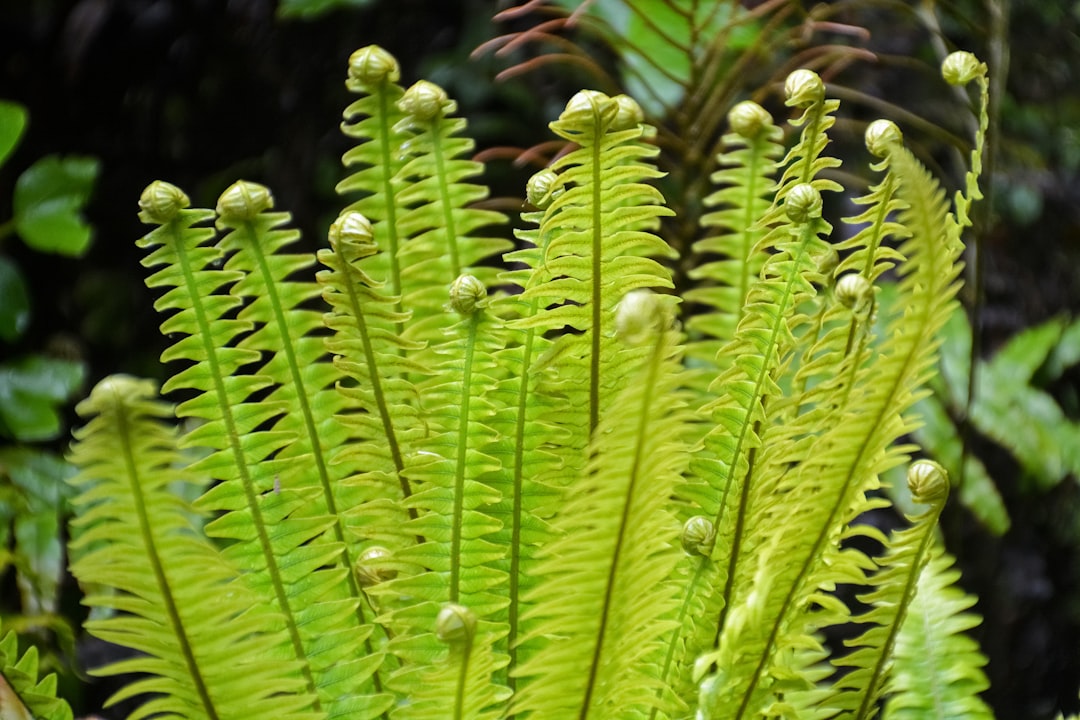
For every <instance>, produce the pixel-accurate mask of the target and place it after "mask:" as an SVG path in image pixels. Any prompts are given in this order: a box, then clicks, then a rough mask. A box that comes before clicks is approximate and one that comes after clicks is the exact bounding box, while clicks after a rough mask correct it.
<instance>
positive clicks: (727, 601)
mask: <svg viewBox="0 0 1080 720" xmlns="http://www.w3.org/2000/svg"><path fill="white" fill-rule="evenodd" d="M772 347H773V344H772V343H771V342H770V343H769V348H770V349H771V348H772ZM760 431H761V421H760V420H758V421H756V422H755V423H754V429H753V431H752V432H753V433H754V434H755V435H757V434H758V433H759V432H760ZM741 444H742V439H741V438H740V445H741ZM737 458H738V455H736V459H737ZM756 462H757V448H750V450H749V451H748V452H747V453H746V477H745V478H744V479H743V482H742V485H741V489H740V493H739V511H738V513H737V514H736V515H735V531H734V533H733V537H732V545H731V554H730V555H729V556H728V568H727V578H726V579H725V581H724V594H723V596H722V600H723V603H724V605H723V607H721V608H720V617H719V619H718V620H717V623H716V634H715V635H714V636H713V647H714V648H716V647H719V645H720V633H722V632H723V631H724V624H725V623H726V622H727V614H728V610H729V609H730V608H731V596H732V595H733V594H734V593H735V572H736V570H738V568H739V558H740V557H741V556H742V544H743V540H744V536H745V534H746V516H747V509H748V508H749V505H750V481H751V479H752V478H753V477H754V466H755V465H756ZM729 482H730V479H729ZM723 511H724V508H723V507H721V508H720V510H719V511H718V513H717V516H716V522H717V523H719V522H720V519H721V518H720V514H721V513H723ZM713 527H720V526H719V524H715V525H714V526H713Z"/></svg>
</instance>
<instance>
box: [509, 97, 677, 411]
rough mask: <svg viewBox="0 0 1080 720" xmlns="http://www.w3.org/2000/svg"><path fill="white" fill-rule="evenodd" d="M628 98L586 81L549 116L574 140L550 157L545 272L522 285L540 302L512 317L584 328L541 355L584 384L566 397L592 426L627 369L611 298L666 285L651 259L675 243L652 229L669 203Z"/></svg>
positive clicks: (666, 275) (553, 327)
mask: <svg viewBox="0 0 1080 720" xmlns="http://www.w3.org/2000/svg"><path fill="white" fill-rule="evenodd" d="M634 107H636V105H634V104H633V101H632V100H630V99H629V98H625V97H623V96H620V98H609V97H607V96H606V95H604V94H603V93H598V92H595V91H587V90H583V91H581V92H579V93H578V94H577V95H575V96H574V97H573V98H571V99H570V102H568V103H567V106H566V109H565V110H564V111H563V113H562V114H561V115H560V116H559V119H558V120H556V121H555V122H553V123H551V128H552V130H553V131H554V132H555V133H556V134H557V135H559V136H560V137H562V138H564V139H566V140H569V141H571V142H575V143H577V144H578V145H579V147H578V148H577V149H576V150H573V151H572V152H570V153H568V154H566V155H564V156H563V157H561V158H559V160H557V161H556V162H555V164H554V165H552V168H551V169H552V170H553V171H555V172H556V173H557V179H556V180H555V181H554V183H553V189H552V191H551V195H552V198H553V199H552V201H551V203H550V204H548V205H547V207H546V208H545V209H544V217H543V220H542V221H541V224H540V236H541V237H542V238H544V239H545V251H544V257H543V269H544V272H545V273H547V275H546V277H544V278H543V281H541V282H537V283H535V284H532V283H531V284H530V286H529V287H528V288H526V290H525V292H524V293H523V294H522V299H523V300H533V299H534V298H535V299H537V300H538V301H539V305H540V309H539V312H538V313H537V314H536V315H534V316H532V317H530V318H525V319H522V320H520V321H518V322H517V323H515V325H516V326H517V327H522V328H528V327H536V328H540V329H542V330H543V331H553V332H561V331H562V330H563V328H567V327H569V328H573V329H575V330H578V331H580V334H573V333H567V334H562V335H561V336H560V337H559V338H558V339H557V340H556V342H555V343H554V345H553V347H552V349H551V351H550V352H549V353H548V355H547V357H546V358H545V362H547V363H551V364H553V365H554V366H555V367H556V368H557V370H558V372H559V374H560V376H561V377H562V378H564V379H565V380H567V381H568V382H578V383H583V385H582V390H581V391H580V392H579V393H575V395H576V397H571V398H568V402H569V405H570V407H571V412H583V413H585V415H586V417H587V418H588V427H589V428H590V429H592V428H595V427H596V424H597V422H598V419H599V416H600V413H601V412H602V411H603V410H604V409H605V408H606V406H607V404H608V403H609V402H610V400H611V398H612V397H614V395H615V393H617V392H618V389H619V387H620V386H621V381H620V378H622V377H625V373H624V372H623V369H622V368H621V367H620V365H619V357H620V355H619V348H618V346H617V343H616V341H615V339H614V336H613V332H612V331H613V329H614V313H615V305H616V304H617V303H618V302H619V301H620V300H621V299H622V298H623V296H624V295H626V294H627V293H628V292H630V291H631V290H634V289H638V288H657V287H671V286H672V283H671V279H670V272H669V271H668V270H667V269H666V268H664V267H663V266H662V265H660V264H659V263H658V262H657V261H656V260H653V259H652V258H655V257H672V256H673V254H674V251H672V249H671V248H670V247H669V246H668V245H667V244H666V243H665V242H664V241H663V240H661V239H660V238H659V237H657V236H656V235H654V234H653V233H651V232H649V229H651V228H655V227H656V224H657V222H658V220H659V218H660V217H662V216H666V215H671V214H672V212H671V211H670V210H668V209H667V208H666V207H664V205H663V196H662V195H661V194H660V192H659V191H658V190H656V188H654V187H652V186H651V185H648V184H646V182H647V181H648V180H651V179H655V178H657V177H660V176H661V173H659V172H658V171H657V170H656V169H655V168H654V167H653V166H652V165H649V164H646V161H648V160H650V159H651V158H653V157H655V156H656V154H657V150H656V148H655V147H652V146H649V145H646V144H645V143H644V142H642V139H641V138H642V133H643V128H642V126H641V125H640V124H639V123H638V122H637V120H636V118H635V117H634V115H635V114H634V112H633V108H634ZM637 117H640V109H639V110H638V111H637ZM549 278H550V279H549Z"/></svg>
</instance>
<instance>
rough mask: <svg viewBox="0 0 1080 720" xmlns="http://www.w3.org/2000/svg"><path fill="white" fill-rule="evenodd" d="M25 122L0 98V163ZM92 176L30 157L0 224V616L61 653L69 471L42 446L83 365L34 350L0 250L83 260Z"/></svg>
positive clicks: (18, 279) (50, 658) (59, 420)
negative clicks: (10, 586) (1, 581)
mask: <svg viewBox="0 0 1080 720" xmlns="http://www.w3.org/2000/svg"><path fill="white" fill-rule="evenodd" d="M26 124H27V112H26V110H25V108H23V107H22V106H21V105H18V104H16V103H12V102H3V101H0V164H3V163H4V162H5V161H6V160H7V159H8V157H9V156H10V154H11V152H12V151H13V150H14V149H15V146H16V145H17V144H18V142H19V140H20V138H21V137H22V135H23V132H24V130H25V129H26ZM97 173H98V162H97V160H95V159H93V158H89V157H58V156H55V155H50V156H48V157H44V158H41V159H39V160H37V161H36V162H34V163H33V164H32V165H31V166H30V167H28V168H27V169H26V170H24V171H23V172H22V173H21V174H20V175H19V176H18V179H17V180H16V181H15V187H14V192H13V197H12V201H11V207H12V217H11V219H10V220H8V221H7V222H4V223H0V347H2V348H3V351H4V355H5V359H4V360H3V361H2V362H0V577H4V576H6V575H7V574H8V573H14V580H15V584H16V585H17V587H18V589H19V595H18V599H17V602H16V601H8V600H5V601H4V602H3V603H2V604H0V614H2V615H3V617H4V625H5V626H6V627H7V628H8V629H10V630H12V631H14V632H16V633H19V634H25V633H30V632H35V633H37V632H40V631H41V630H43V629H45V630H51V631H52V632H53V633H55V634H56V638H57V641H58V642H59V644H60V645H61V646H66V647H69V648H70V646H71V644H72V642H73V630H72V628H71V626H70V623H69V621H68V620H67V619H65V618H64V617H63V616H62V615H61V614H59V613H58V612H57V601H58V594H59V586H60V580H61V576H62V574H63V569H64V549H63V537H62V533H61V527H62V523H63V521H64V520H65V514H66V513H65V505H66V500H67V497H68V495H69V491H68V490H67V483H66V482H65V480H66V479H67V478H68V477H69V476H70V474H71V473H70V472H69V465H68V464H67V462H66V461H64V460H63V459H62V458H61V457H60V456H59V455H58V454H57V453H56V452H54V451H53V450H52V449H50V448H49V447H48V443H49V442H52V441H54V440H57V439H58V438H60V437H61V436H62V435H64V434H65V433H66V432H67V428H66V427H65V422H64V419H63V407H64V405H65V404H66V403H67V402H68V401H69V400H70V399H71V398H72V397H73V396H74V395H77V394H78V393H79V392H80V389H81V387H82V383H83V380H84V377H85V375H86V367H85V364H84V363H83V362H82V361H81V360H78V359H73V358H70V357H62V356H60V355H61V353H57V352H51V351H49V350H45V349H42V348H41V347H39V346H35V345H34V341H33V339H32V338H29V337H28V336H27V331H28V329H29V327H30V323H31V315H32V306H31V305H32V304H31V295H32V293H31V291H30V288H29V287H28V283H27V281H26V279H25V276H24V275H23V273H22V271H21V269H20V268H19V265H18V264H16V262H15V261H14V260H13V259H12V258H11V257H10V256H9V254H8V253H6V252H4V250H5V249H6V248H4V245H5V244H6V243H9V242H11V239H12V238H13V237H15V236H17V237H18V238H20V239H21V240H22V241H23V243H25V244H26V246H27V247H28V248H30V249H31V250H34V251H37V252H41V253H49V254H52V255H60V256H64V257H69V258H70V257H80V256H81V255H83V254H84V253H85V252H86V250H87V248H88V247H89V244H90V239H91V228H90V226H89V225H88V224H87V223H86V222H85V220H84V219H83V218H82V217H81V214H80V213H81V210H82V208H83V206H84V205H85V203H86V201H87V199H88V198H89V196H90V193H91V191H92V190H93V186H94V181H95V179H96V177H97ZM35 639H36V640H38V641H39V642H40V639H41V638H40V637H38V638H35ZM42 647H46V648H47V647H48V644H43V645H42ZM34 662H35V665H36V660H35V661H34ZM56 662H57V658H56V656H55V655H54V654H52V653H49V652H46V653H45V654H44V655H43V657H42V663H43V664H44V665H46V666H52V665H54V664H55V663H56Z"/></svg>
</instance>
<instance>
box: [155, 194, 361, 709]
mask: <svg viewBox="0 0 1080 720" xmlns="http://www.w3.org/2000/svg"><path fill="white" fill-rule="evenodd" d="M240 199H241V200H243V197H242V196H241V198H240ZM187 204H188V199H187V196H186V195H184V193H183V192H182V191H180V190H179V189H178V188H176V187H175V186H172V185H168V184H167V183H153V184H151V185H150V186H149V187H148V188H147V189H146V191H145V192H144V193H143V197H142V200H141V201H140V205H141V206H142V214H141V217H142V218H143V220H144V221H145V222H149V223H153V224H158V225H159V227H157V228H156V229H155V230H153V231H152V232H151V233H149V234H148V235H147V236H146V237H145V238H144V239H143V240H141V241H140V245H141V246H143V247H146V248H155V249H154V250H153V252H152V253H151V254H150V255H149V256H148V257H147V258H146V259H145V260H144V264H146V265H149V266H157V265H164V267H163V269H161V270H159V271H158V272H156V273H155V274H153V275H151V276H150V277H149V278H148V279H147V284H148V285H150V286H151V287H171V288H173V289H171V290H169V291H168V292H166V294H165V295H164V296H163V297H162V298H161V299H159V300H158V302H157V303H156V307H157V308H158V310H159V311H175V314H173V315H171V316H169V317H168V318H166V320H165V321H164V323H163V324H162V328H163V332H166V333H177V334H181V335H182V337H181V339H180V340H179V341H178V342H177V343H176V344H174V345H173V346H172V347H171V348H169V349H168V350H166V351H165V353H164V358H165V359H171V360H187V361H189V362H192V363H193V364H192V365H190V366H189V367H188V368H186V369H185V370H183V371H181V372H179V373H177V374H175V375H174V376H173V377H172V379H171V380H170V381H169V382H168V383H166V386H165V387H166V389H168V390H181V389H193V390H196V391H198V392H197V394H196V395H195V397H193V398H191V399H189V400H187V401H185V402H184V403H182V404H181V405H180V406H179V407H178V408H177V414H178V415H179V416H180V417H194V418H198V419H200V420H204V421H205V422H204V423H203V424H201V425H199V426H197V427H196V428H195V429H193V430H192V431H190V432H189V433H187V434H186V435H185V437H184V438H183V439H182V440H181V443H182V444H183V445H185V446H188V447H190V446H201V447H208V448H210V450H211V452H210V454H208V455H207V456H206V457H204V458H203V459H202V460H200V461H198V462H197V463H196V464H195V465H194V466H193V467H192V472H194V473H200V474H205V475H206V476H209V477H210V478H212V479H215V480H219V481H221V482H220V484H218V485H217V486H215V487H213V488H211V489H210V490H209V491H208V492H207V493H206V494H205V495H204V496H203V497H202V498H201V499H200V501H199V503H198V504H199V506H200V508H201V509H202V510H204V511H208V512H217V511H224V512H225V513H226V514H225V515H223V516H221V517H219V518H218V519H217V520H215V521H213V522H211V523H210V524H209V525H208V527H207V532H208V533H210V534H211V535H217V536H218V537H222V538H227V539H230V540H237V541H239V542H236V543H234V544H232V545H231V546H230V548H229V550H228V553H229V556H230V558H231V560H232V561H233V562H234V563H236V565H237V567H239V568H241V569H242V570H243V571H245V572H249V573H252V575H251V576H249V577H248V578H246V580H247V581H248V582H249V583H250V584H252V586H256V587H259V588H260V589H262V590H264V591H266V592H268V593H269V595H270V597H272V598H273V603H274V605H275V606H276V608H277V609H278V611H279V612H280V614H281V615H280V617H281V622H282V623H283V624H284V626H285V627H286V628H287V629H288V632H287V633H286V634H285V635H283V636H281V638H280V640H281V642H282V643H283V647H282V648H281V649H280V652H281V653H282V654H283V655H284V656H285V657H293V658H295V659H296V661H298V662H299V663H301V667H302V673H301V676H302V677H303V678H304V680H305V681H306V683H307V687H308V691H309V692H310V693H311V694H312V695H314V694H315V693H316V688H317V681H316V679H315V675H314V672H313V669H312V660H311V659H310V658H309V657H308V655H309V650H308V648H309V647H310V642H309V643H308V644H307V645H305V641H304V638H303V637H302V633H301V630H300V626H301V625H303V624H305V623H306V618H307V617H309V616H310V617H313V616H315V614H316V613H318V609H317V603H315V602H314V598H316V597H324V596H325V595H326V589H327V585H328V584H330V585H333V584H334V583H335V582H340V577H337V579H336V580H335V576H334V575H333V574H328V573H327V572H325V571H320V572H317V573H313V574H312V575H311V576H310V577H304V574H305V573H307V572H311V571H314V570H315V569H316V568H318V567H319V565H320V564H321V562H322V561H323V560H324V559H326V557H327V554H328V555H329V557H330V558H331V559H333V558H336V557H337V555H339V554H340V549H338V550H334V549H333V548H330V549H328V548H326V547H323V548H321V549H312V548H307V549H301V547H302V546H303V545H304V543H307V542H309V541H310V540H312V539H313V538H315V537H317V536H319V535H321V534H323V533H325V532H326V530H327V529H328V527H329V523H327V522H326V521H325V519H324V520H323V521H319V520H318V519H314V520H313V519H307V520H301V519H300V518H299V517H296V518H294V517H291V515H292V514H293V513H294V512H295V511H296V510H297V509H298V508H300V507H303V506H306V505H310V504H311V503H312V502H314V501H316V497H315V496H313V494H312V492H310V490H309V491H306V492H301V491H300V489H299V488H298V487H289V486H288V485H287V486H286V488H285V490H284V491H282V487H281V477H280V470H281V469H282V467H281V463H279V462H277V461H272V460H268V459H267V458H268V457H269V456H271V455H273V454H275V453H278V452H280V451H281V449H282V448H283V447H285V446H286V445H287V444H288V443H290V442H292V441H294V440H295V439H296V437H297V435H296V433H295V432H288V431H281V430H277V429H276V428H275V429H272V430H265V429H261V427H260V426H262V425H264V424H267V423H268V422H270V421H273V420H274V419H275V418H277V417H278V416H280V415H282V414H283V413H284V412H286V410H287V408H288V405H287V403H285V402H281V401H273V400H269V399H266V398H259V399H258V400H257V401H254V400H250V398H251V397H252V395H253V393H256V392H263V391H265V389H266V388H267V387H270V386H273V385H274V380H273V379H272V378H271V377H270V376H268V375H265V374H259V373H251V374H236V370H237V369H238V368H239V367H240V366H249V367H250V365H251V364H252V363H253V362H255V361H257V360H260V359H261V355H260V354H259V353H258V352H257V351H255V350H253V349H249V348H240V347H237V342H236V338H237V337H238V336H240V335H242V334H245V333H249V332H250V331H251V330H252V329H253V328H254V327H255V323H254V322H253V321H251V320H242V319H238V318H236V317H234V316H233V312H234V310H235V308H236V306H237V305H239V304H240V303H241V300H240V299H239V298H237V297H235V296H233V295H225V294H222V293H223V288H224V287H226V286H229V285H236V284H238V283H239V282H240V281H241V280H242V279H244V278H245V277H246V272H245V271H244V270H236V269H232V268H230V269H223V270H218V269H214V267H215V266H216V265H217V264H218V263H219V262H220V260H221V259H222V257H223V256H224V255H225V249H224V248H223V247H221V246H219V245H212V246H208V245H207V243H208V242H210V241H211V240H213V239H214V237H215V236H214V233H213V231H212V230H210V229H208V228H196V227H193V225H194V223H196V222H199V221H203V220H207V219H209V218H211V217H213V213H211V212H208V211H205V210H188V209H186V207H187ZM286 477H287V478H288V473H286ZM301 556H303V557H301Z"/></svg>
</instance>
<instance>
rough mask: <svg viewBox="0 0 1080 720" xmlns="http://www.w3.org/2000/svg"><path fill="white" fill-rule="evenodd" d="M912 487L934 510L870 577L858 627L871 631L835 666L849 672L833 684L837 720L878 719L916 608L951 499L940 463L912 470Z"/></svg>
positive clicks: (892, 541) (893, 540)
mask: <svg viewBox="0 0 1080 720" xmlns="http://www.w3.org/2000/svg"><path fill="white" fill-rule="evenodd" d="M908 487H909V488H910V490H911V493H912V497H913V498H915V500H916V502H918V503H921V504H928V505H929V506H930V507H929V508H927V509H926V510H925V511H923V512H922V513H920V514H919V515H918V516H916V517H909V518H908V519H909V520H910V521H911V523H912V524H911V526H910V527H908V528H905V529H903V530H899V531H897V532H894V533H893V534H892V535H891V536H890V538H889V540H888V542H887V543H886V552H885V554H884V556H883V557H882V558H880V559H878V560H877V565H878V567H879V569H878V571H877V572H875V573H874V574H873V575H872V576H871V577H870V582H871V583H872V585H873V590H871V591H870V592H868V593H865V594H863V595H860V596H859V600H860V602H863V603H865V604H867V605H870V606H871V609H870V610H869V611H867V612H866V613H863V614H862V615H859V616H857V617H855V618H853V620H854V622H856V623H858V624H860V625H864V626H869V627H867V629H866V630H865V631H863V632H862V633H861V634H860V635H859V636H858V637H856V638H854V639H852V640H848V641H845V645H847V646H848V647H851V648H854V649H853V650H852V652H851V653H849V654H848V655H846V656H844V657H843V658H840V659H839V660H834V664H836V665H837V666H839V667H841V668H848V669H849V672H847V673H845V674H844V675H842V676H841V677H840V679H839V680H837V682H836V683H835V684H834V688H835V689H836V691H837V695H836V696H834V697H833V698H831V699H830V700H829V702H828V704H829V706H830V707H831V708H833V709H837V710H839V711H840V714H839V715H838V716H837V717H839V718H856V719H858V720H865V719H867V718H874V717H877V713H878V707H877V705H878V701H879V700H880V699H881V696H882V695H883V693H884V692H885V688H886V683H887V682H888V681H889V677H890V671H891V662H892V653H893V648H894V647H895V646H896V644H897V638H898V635H899V634H900V632H901V627H902V626H903V625H904V623H905V618H906V617H907V614H908V608H909V607H912V606H913V602H914V599H915V593H916V590H917V587H918V584H919V578H920V576H921V574H922V573H923V572H924V568H925V567H926V564H927V562H929V560H930V555H931V548H932V547H933V546H934V540H935V537H936V531H937V521H938V517H939V516H940V515H941V511H942V509H943V508H944V507H945V500H946V499H947V498H948V496H949V478H948V476H947V475H946V473H945V471H944V470H943V469H942V468H941V466H940V465H938V464H937V463H932V462H930V461H927V460H920V461H918V462H916V463H913V464H912V465H911V467H910V468H909V469H908Z"/></svg>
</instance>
